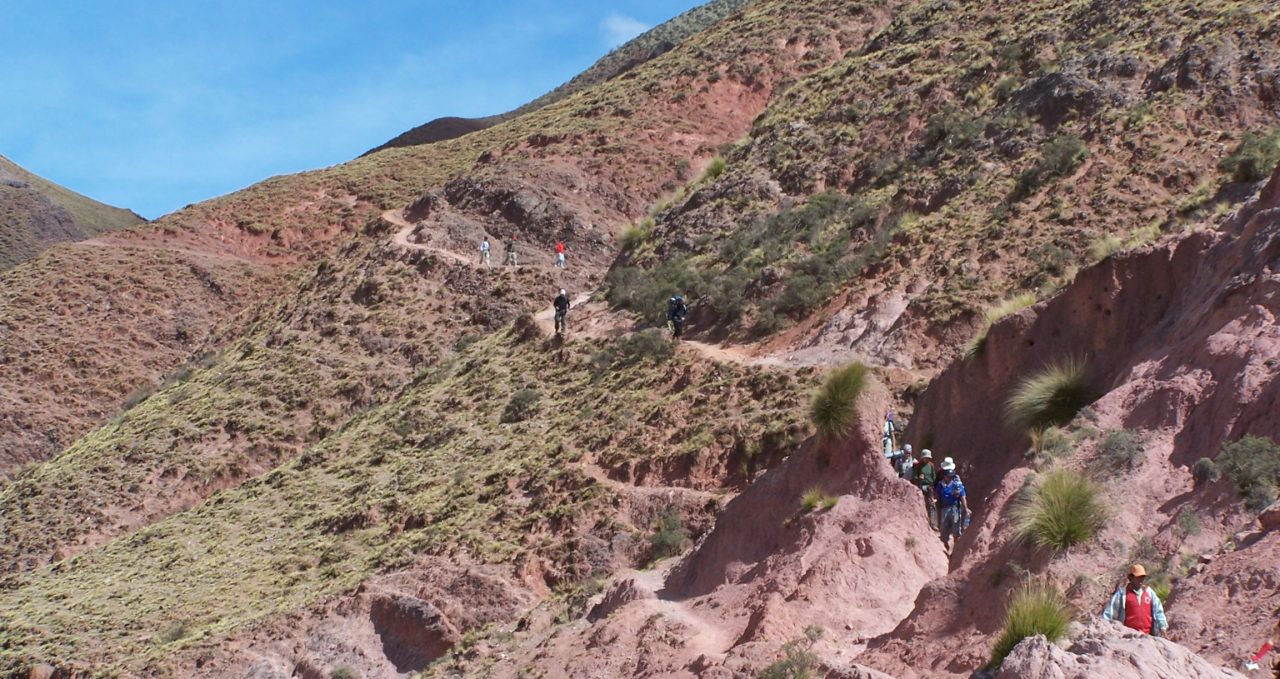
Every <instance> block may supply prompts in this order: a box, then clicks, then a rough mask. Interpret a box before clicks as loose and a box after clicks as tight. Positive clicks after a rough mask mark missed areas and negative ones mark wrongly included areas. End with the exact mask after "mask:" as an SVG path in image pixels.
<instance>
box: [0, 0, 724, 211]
mask: <svg viewBox="0 0 1280 679" xmlns="http://www.w3.org/2000/svg"><path fill="white" fill-rule="evenodd" d="M698 4H700V2H699V1H698V0H593V1H587V0H526V1H525V2H502V1H499V0H471V1H470V2H445V1H441V0H419V1H417V2H411V1H409V0H388V1H381V2H379V1H376V0H375V1H374V2H371V3H360V2H350V1H338V0H309V1H302V0H282V1H278V2H277V1H272V0H266V1H265V2H264V1H263V0H256V1H253V2H250V1H247V0H206V1H204V2H198V1H196V0H168V1H160V0H156V1H151V2H142V1H140V0H115V1H111V2H107V1H106V0H76V1H74V2H72V1H70V0H43V1H40V0H5V3H4V5H5V9H4V18H3V20H0V98H2V99H3V101H4V108H3V114H2V115H0V155H4V156H6V157H8V158H10V159H11V160H13V161H14V162H16V163H18V164H19V165H21V166H23V167H25V168H26V169H28V170H30V171H32V172H34V173H36V174H38V175H41V176H43V177H45V178H47V179H50V180H52V181H54V182H57V183H59V184H62V185H63V186H66V187H68V188H71V189H73V190H75V191H79V192H80V193H83V194H85V195H88V196H90V197H92V198H95V199H97V200H101V201H103V202H106V203H110V204H112V205H118V206H121V207H127V208H131V209H133V210H135V211H137V212H138V213H140V214H142V215H143V216H144V217H148V218H153V219H154V218H156V217H159V216H160V215H162V214H165V213H168V212H172V211H174V210H177V209H179V208H181V207H182V206H184V205H186V204H188V203H194V202H198V201H201V200H204V199H206V198H212V197H214V196H218V195H222V194H224V193H228V192H230V191H234V190H236V189H239V188H242V187H244V186H248V185H249V184H252V183H254V182H257V181H260V180H262V179H265V178H267V177H270V176H272V175H277V174H286V173H292V172H298V171H301V170H308V169H314V168H319V167H326V166H329V165H333V164H335V163H340V162H343V161H346V160H350V159H352V158H354V157H356V156H358V155H359V154H361V153H363V152H364V151H367V150H368V149H370V148H372V147H374V146H377V145H379V144H381V143H382V142H384V141H386V140H388V139H390V138H391V137H394V136H395V135H397V134H399V133H401V132H404V131H405V130H408V129H410V128H412V127H415V126H417V125H420V124H422V123H425V122H427V121H428V120H431V119H433V118H437V117H440V116H445V115H459V116H467V117H473V116H483V115H489V114H493V113H501V112H503V111H506V110H509V109H512V108H515V107H516V106H519V105H520V104H523V103H525V102H527V101H529V100H531V99H534V98H536V97H537V96H539V95H541V94H543V93H545V92H547V91H548V90H551V89H552V88H554V87H555V86H557V85H559V84H561V83H563V82H564V81H566V80H568V79H570V78H571V77H573V76H574V75H576V74H578V73H579V72H581V71H582V70H584V69H586V68H587V67H588V66H590V65H591V63H592V62H594V61H595V60H596V59H598V58H600V57H601V56H603V55H604V54H606V53H608V51H609V50H610V49H612V48H613V47H615V46H617V45H619V44H621V43H622V42H624V41H626V40H628V39H630V38H631V37H633V36H634V35H636V34H638V33H640V32H641V31H643V30H645V29H647V28H649V27H650V26H653V25H656V24H659V23H661V22H663V21H666V20H667V19H670V18H672V17H674V16H676V15H677V14H679V13H681V12H683V11H685V10H687V9H689V8H691V7H694V6H696V5H698Z"/></svg>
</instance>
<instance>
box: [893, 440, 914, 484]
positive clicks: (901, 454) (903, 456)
mask: <svg viewBox="0 0 1280 679" xmlns="http://www.w3.org/2000/svg"><path fill="white" fill-rule="evenodd" d="M915 467H916V458H915V457H914V456H913V455H912V451H911V444H910V443H908V444H906V445H904V446H902V450H899V451H898V454H897V455H894V456H893V471H894V472H896V473H897V474H898V478H902V479H906V480H908V481H910V480H911V475H912V473H913V472H914V471H915Z"/></svg>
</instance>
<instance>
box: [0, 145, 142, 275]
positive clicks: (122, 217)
mask: <svg viewBox="0 0 1280 679" xmlns="http://www.w3.org/2000/svg"><path fill="white" fill-rule="evenodd" d="M145 221H146V220H144V219H143V218H142V217H139V216H138V215H137V214H135V213H133V212H132V211H129V210H124V209H121V208H116V207H111V206H110V205H103V204H102V203H99V202H98V201H96V200H93V199H91V198H88V197H85V196H82V195H80V194H78V193H76V192H74V191H71V190H69V189H66V188H64V187H62V186H58V185H57V184H54V183H53V182H50V181H48V180H45V179H43V178H41V177H38V176H36V175H34V174H31V173H30V172H27V171H26V170H24V169H22V168H21V167H19V166H18V165H16V164H15V163H14V162H13V161H11V160H9V159H8V158H5V157H4V156H0V270H4V269H7V268H9V267H11V266H13V265H15V264H17V263H18V262H22V261H25V260H28V259H31V258H32V257H34V256H36V255H37V254H39V253H40V252H41V251H43V250H44V249H46V248H48V247H50V246H52V245H54V244H56V243H60V242H64V241H71V240H83V239H85V238H91V237H93V236H96V235H97V234H100V233H104V232H107V231H114V230H116V229H124V228H128V227H130V226H137V225H139V224H142V223H143V222H145Z"/></svg>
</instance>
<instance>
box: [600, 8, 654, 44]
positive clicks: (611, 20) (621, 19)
mask: <svg viewBox="0 0 1280 679" xmlns="http://www.w3.org/2000/svg"><path fill="white" fill-rule="evenodd" d="M650 28H653V27H652V26H650V25H649V24H646V23H645V22H643V21H640V20H639V19H632V18H631V17H629V16H623V15H621V14H618V13H617V12H614V13H613V14H610V15H609V16H608V18H606V19H605V20H604V21H601V22H600V31H601V32H602V33H604V41H605V43H606V44H607V45H608V46H609V48H610V49H612V48H614V47H617V46H619V45H621V44H622V43H624V42H626V41H628V40H630V39H632V38H634V37H636V36H637V35H640V34H641V33H644V32H645V31H647V30H649V29H650Z"/></svg>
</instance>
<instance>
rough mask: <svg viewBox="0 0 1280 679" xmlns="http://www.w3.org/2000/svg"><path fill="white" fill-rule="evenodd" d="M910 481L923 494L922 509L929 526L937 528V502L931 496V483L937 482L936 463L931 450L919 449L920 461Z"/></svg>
mask: <svg viewBox="0 0 1280 679" xmlns="http://www.w3.org/2000/svg"><path fill="white" fill-rule="evenodd" d="M911 478H912V481H913V482H914V483H915V484H916V486H917V487H918V488H920V492H921V493H923V494H924V511H925V515H926V516H928V517H929V527H930V528H932V529H934V530H938V503H937V500H936V499H935V498H934V496H933V484H935V483H937V482H938V465H936V464H934V463H933V451H932V450H929V449H928V448H925V449H924V450H922V451H920V461H919V462H917V463H916V466H915V470H914V471H913V473H912V476H911Z"/></svg>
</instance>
